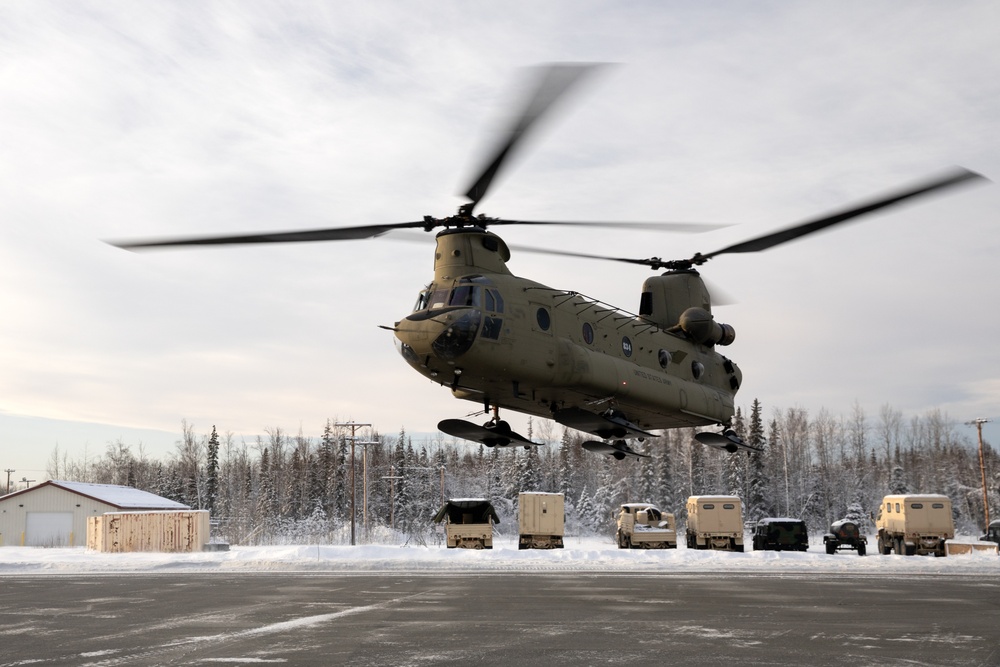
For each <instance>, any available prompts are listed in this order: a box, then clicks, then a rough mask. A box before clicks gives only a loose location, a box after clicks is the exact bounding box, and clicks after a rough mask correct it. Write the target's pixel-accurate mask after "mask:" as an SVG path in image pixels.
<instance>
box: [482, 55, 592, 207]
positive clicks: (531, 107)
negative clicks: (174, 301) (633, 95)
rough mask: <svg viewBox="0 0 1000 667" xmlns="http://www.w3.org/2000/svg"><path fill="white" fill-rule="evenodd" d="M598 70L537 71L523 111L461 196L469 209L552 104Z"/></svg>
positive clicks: (564, 66)
mask: <svg viewBox="0 0 1000 667" xmlns="http://www.w3.org/2000/svg"><path fill="white" fill-rule="evenodd" d="M599 67H601V65H598V64H565V63H564V64H555V65H548V66H545V67H542V68H540V69H541V72H540V77H539V82H538V84H537V86H536V88H535V91H534V94H533V95H532V96H531V97H530V98H529V99H528V101H527V104H526V105H525V108H524V111H522V112H521V115H520V116H518V118H517V120H516V121H515V123H514V125H513V127H511V129H510V131H509V133H508V135H507V136H506V138H505V139H504V140H503V141H501V143H500V145H499V146H498V147H497V149H496V150H495V151H494V154H493V158H492V159H491V160H490V161H489V162H487V163H486V165H485V166H484V167H483V168H482V169H481V170H480V174H479V177H478V178H476V180H475V181H473V183H472V185H471V186H470V187H469V189H468V191H467V192H466V193H465V196H466V197H468V198H469V199H470V200H471V201H472V208H475V206H476V204H478V203H479V201H480V200H481V199H482V198H483V197H485V196H486V192H487V191H488V190H489V188H490V183H492V182H493V178H494V177H495V176H496V175H497V172H498V171H499V170H500V167H501V166H502V165H503V163H504V161H505V160H506V159H507V157H508V156H509V155H510V154H511V152H512V151H513V150H514V148H515V147H516V146H517V145H518V143H520V142H521V140H522V139H523V138H524V136H525V135H526V134H527V132H528V130H530V129H531V127H532V126H533V125H534V124H535V123H536V122H537V121H538V119H539V118H541V117H542V116H544V115H545V113H546V112H547V111H548V110H549V109H551V108H552V106H553V104H555V102H556V100H558V99H559V98H560V97H562V96H563V95H564V94H565V93H566V91H568V90H569V89H570V88H572V87H573V86H574V84H576V83H577V82H578V81H580V80H581V79H582V78H583V77H584V75H586V74H588V73H590V72H593V71H594V70H596V69H598V68H599Z"/></svg>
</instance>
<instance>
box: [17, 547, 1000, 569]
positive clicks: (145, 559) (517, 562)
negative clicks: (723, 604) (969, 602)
mask: <svg viewBox="0 0 1000 667" xmlns="http://www.w3.org/2000/svg"><path fill="white" fill-rule="evenodd" d="M873 552H874V550H872V552H870V553H869V555H867V556H864V557H861V556H858V555H857V554H856V553H855V552H853V551H850V552H847V551H845V552H840V553H837V554H834V555H832V556H831V555H827V554H826V553H825V552H824V550H823V547H822V545H819V547H818V548H817V546H816V545H815V544H813V545H812V546H811V549H810V551H809V552H806V553H799V552H774V551H747V552H745V553H728V552H712V551H697V550H691V549H686V548H684V545H683V544H682V545H680V548H678V549H668V550H649V551H647V550H626V549H618V548H616V547H615V545H614V544H612V543H610V541H609V540H607V539H600V538H595V537H584V538H574V537H569V538H567V539H566V548H565V549H555V550H551V551H542V550H534V549H531V550H523V551H521V550H518V548H517V543H516V541H507V540H506V539H501V540H498V541H497V542H496V543H495V547H494V549H492V550H487V551H473V550H467V549H446V548H444V547H439V546H387V545H360V546H355V547H351V546H326V545H297V546H271V547H233V548H232V549H231V550H230V551H221V552H203V553H180V554H168V553H128V554H110V553H97V552H92V551H87V550H86V549H83V548H74V549H41V548H31V547H3V548H0V575H11V574H44V573H57V574H76V573H96V574H101V573H120V572H142V573H159V572H165V573H170V572H178V573H184V572H220V573H225V572H234V573H235V572H315V573H322V572H330V573H344V574H367V573H373V572H386V571H389V572H415V573H419V572H426V573H435V574H440V573H445V572H455V573H460V574H461V573H473V572H498V573H499V572H560V571H565V572H608V573H611V572H614V573H637V574H640V573H650V574H653V573H675V574H688V573H701V572H725V573H740V574H746V575H750V576H755V575H756V576H771V575H775V574H795V573H798V574H805V573H811V572H813V573H834V574H842V575H859V576H866V575H868V576H877V575H879V574H892V575H895V576H898V575H901V574H902V575H915V576H919V575H949V574H955V575H986V576H991V575H992V576H994V577H995V576H997V575H1000V556H997V555H996V554H995V553H973V554H968V555H962V556H951V557H948V558H933V557H924V556H910V557H904V556H881V555H878V554H875V553H873Z"/></svg>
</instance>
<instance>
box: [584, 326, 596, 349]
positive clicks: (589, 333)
mask: <svg viewBox="0 0 1000 667" xmlns="http://www.w3.org/2000/svg"><path fill="white" fill-rule="evenodd" d="M583 342H584V343H586V344H587V345H591V344H593V342H594V327H593V325H592V324H591V323H590V322H584V323H583Z"/></svg>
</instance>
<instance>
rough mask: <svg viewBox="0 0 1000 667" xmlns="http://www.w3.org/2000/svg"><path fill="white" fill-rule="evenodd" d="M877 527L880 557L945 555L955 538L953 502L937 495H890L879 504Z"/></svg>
mask: <svg viewBox="0 0 1000 667" xmlns="http://www.w3.org/2000/svg"><path fill="white" fill-rule="evenodd" d="M875 528H876V529H877V530H878V550H879V553H880V554H883V555H887V554H888V553H889V552H891V551H894V552H896V554H898V555H906V556H912V555H914V554H934V555H935V556H944V555H945V553H946V551H945V540H950V539H952V538H953V537H955V522H954V520H953V519H952V515H951V500H949V499H948V496H943V495H937V494H930V495H922V496H918V495H892V496H886V497H885V498H883V499H882V504H881V505H879V508H878V515H877V516H876V517H875Z"/></svg>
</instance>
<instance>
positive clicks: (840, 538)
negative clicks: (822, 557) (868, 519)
mask: <svg viewBox="0 0 1000 667" xmlns="http://www.w3.org/2000/svg"><path fill="white" fill-rule="evenodd" d="M823 544H824V545H825V546H826V553H828V554H830V555H833V554H835V553H837V552H838V551H841V550H844V549H856V550H857V552H858V555H859V556H864V555H865V550H866V549H867V545H868V538H867V537H865V536H864V535H862V534H861V530H860V529H859V528H858V524H856V523H854V522H853V521H848V520H847V519H841V520H840V521H834V522H833V523H831V524H830V532H829V533H827V534H826V535H824V536H823Z"/></svg>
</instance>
